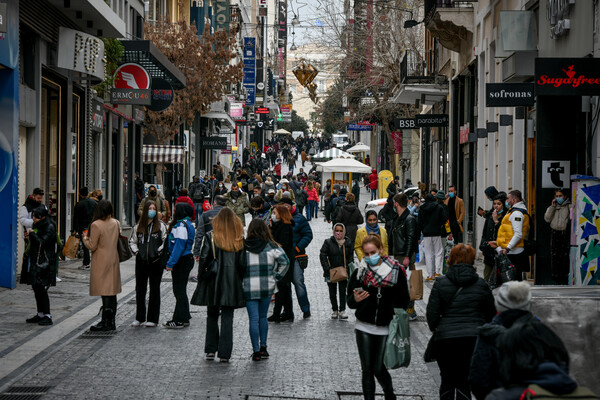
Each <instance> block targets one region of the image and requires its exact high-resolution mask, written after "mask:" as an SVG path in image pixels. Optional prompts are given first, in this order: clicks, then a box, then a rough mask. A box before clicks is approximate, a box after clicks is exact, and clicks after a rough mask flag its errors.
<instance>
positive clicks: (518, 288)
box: [495, 281, 531, 312]
mask: <svg viewBox="0 0 600 400" xmlns="http://www.w3.org/2000/svg"><path fill="white" fill-rule="evenodd" d="M495 303H496V310H498V312H503V311H506V310H524V311H529V310H530V309H531V287H530V286H529V284H528V283H527V282H516V281H511V282H506V283H505V284H503V285H502V286H500V289H498V292H497V293H496V297H495Z"/></svg>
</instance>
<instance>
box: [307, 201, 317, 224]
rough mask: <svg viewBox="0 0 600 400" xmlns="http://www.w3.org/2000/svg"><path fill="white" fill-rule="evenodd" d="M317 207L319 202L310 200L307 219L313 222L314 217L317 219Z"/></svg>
mask: <svg viewBox="0 0 600 400" xmlns="http://www.w3.org/2000/svg"><path fill="white" fill-rule="evenodd" d="M316 207H317V202H316V201H314V200H309V201H308V205H307V206H306V219H307V220H309V221H310V220H311V219H312V218H313V217H316V215H315V214H316V211H315V208H316Z"/></svg>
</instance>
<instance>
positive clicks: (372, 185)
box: [369, 172, 379, 189]
mask: <svg viewBox="0 0 600 400" xmlns="http://www.w3.org/2000/svg"><path fill="white" fill-rule="evenodd" d="M378 180H379V177H378V176H377V172H373V173H372V174H371V175H369V182H370V185H369V187H370V188H371V189H377V181H378Z"/></svg>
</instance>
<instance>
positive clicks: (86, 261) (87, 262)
mask: <svg viewBox="0 0 600 400" xmlns="http://www.w3.org/2000/svg"><path fill="white" fill-rule="evenodd" d="M136 215H137V213H136ZM77 233H78V234H79V237H80V238H82V237H83V231H79V232H77ZM79 245H80V246H81V247H83V265H90V263H91V262H92V260H91V258H90V250H89V249H88V248H87V247H85V245H84V244H83V240H82V241H80V242H79Z"/></svg>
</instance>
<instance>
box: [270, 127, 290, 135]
mask: <svg viewBox="0 0 600 400" xmlns="http://www.w3.org/2000/svg"><path fill="white" fill-rule="evenodd" d="M273 133H274V134H276V135H291V134H292V132H290V131H286V130H285V129H283V128H282V129H277V130H276V131H275V132H273Z"/></svg>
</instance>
